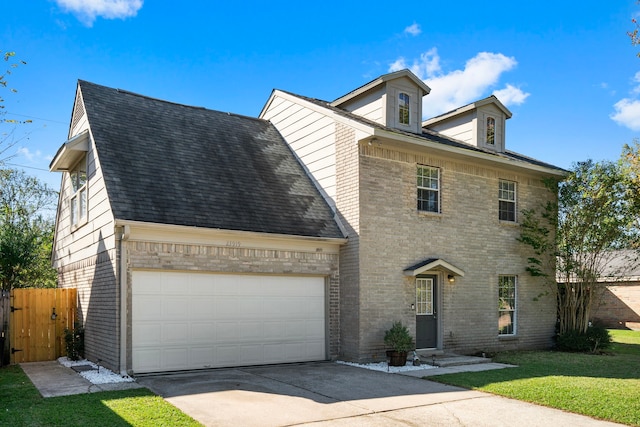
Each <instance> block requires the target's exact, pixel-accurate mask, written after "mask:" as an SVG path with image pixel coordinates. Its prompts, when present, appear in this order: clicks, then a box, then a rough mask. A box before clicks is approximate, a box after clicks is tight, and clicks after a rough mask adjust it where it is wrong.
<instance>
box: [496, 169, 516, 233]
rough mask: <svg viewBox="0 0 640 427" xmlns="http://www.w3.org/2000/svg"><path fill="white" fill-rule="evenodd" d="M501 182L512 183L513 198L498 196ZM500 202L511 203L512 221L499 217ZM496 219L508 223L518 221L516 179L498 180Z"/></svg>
mask: <svg viewBox="0 0 640 427" xmlns="http://www.w3.org/2000/svg"><path fill="white" fill-rule="evenodd" d="M503 182H508V183H510V184H513V200H510V199H503V198H502V197H500V192H501V190H502V189H501V188H500V184H501V183H503ZM500 202H508V203H513V221H512V220H510V219H502V218H500ZM498 219H499V220H500V221H502V222H506V223H510V224H514V223H517V222H518V183H517V182H516V181H509V180H508V179H500V180H498Z"/></svg>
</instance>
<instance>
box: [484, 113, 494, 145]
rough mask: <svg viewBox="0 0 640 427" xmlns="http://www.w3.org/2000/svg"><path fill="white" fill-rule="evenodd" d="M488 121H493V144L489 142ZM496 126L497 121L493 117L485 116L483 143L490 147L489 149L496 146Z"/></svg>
mask: <svg viewBox="0 0 640 427" xmlns="http://www.w3.org/2000/svg"><path fill="white" fill-rule="evenodd" d="M489 120H493V142H489ZM496 124H497V120H496V118H495V117H493V116H487V117H486V119H485V122H484V126H485V129H484V143H485V144H487V145H489V146H491V147H495V146H496Z"/></svg>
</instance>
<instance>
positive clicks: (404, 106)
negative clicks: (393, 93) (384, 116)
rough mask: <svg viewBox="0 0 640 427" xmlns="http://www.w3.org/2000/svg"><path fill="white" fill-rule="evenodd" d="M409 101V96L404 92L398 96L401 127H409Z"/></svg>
mask: <svg viewBox="0 0 640 427" xmlns="http://www.w3.org/2000/svg"><path fill="white" fill-rule="evenodd" d="M409 99H410V97H409V95H408V94H406V93H404V92H400V93H399V94H398V123H399V124H401V125H409V117H410V111H409V110H410V109H409Z"/></svg>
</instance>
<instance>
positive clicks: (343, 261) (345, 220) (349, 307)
mask: <svg viewBox="0 0 640 427" xmlns="http://www.w3.org/2000/svg"><path fill="white" fill-rule="evenodd" d="M359 174H360V168H359V163H358V143H357V142H356V137H355V132H354V130H353V128H351V127H347V126H344V125H342V124H340V123H338V124H337V125H336V188H337V189H338V192H337V194H336V209H337V214H338V217H339V220H340V221H341V223H342V224H343V226H344V227H345V229H346V232H347V235H348V237H349V241H348V243H347V244H346V245H344V246H342V247H341V248H340V314H341V329H340V342H341V345H340V357H341V358H342V359H346V360H358V359H359V356H360V330H361V329H362V325H361V324H360V308H361V299H360V252H359V245H360V243H359V240H360V236H359V233H360V209H359V204H360V190H359V185H360V177H359Z"/></svg>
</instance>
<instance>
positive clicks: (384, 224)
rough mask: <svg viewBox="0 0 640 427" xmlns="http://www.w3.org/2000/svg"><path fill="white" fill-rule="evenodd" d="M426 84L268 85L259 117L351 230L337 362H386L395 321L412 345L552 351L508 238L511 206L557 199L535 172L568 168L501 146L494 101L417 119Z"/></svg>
mask: <svg viewBox="0 0 640 427" xmlns="http://www.w3.org/2000/svg"><path fill="white" fill-rule="evenodd" d="M429 92H430V88H429V87H427V86H426V85H425V84H424V82H422V81H421V80H420V79H418V78H417V77H416V76H415V75H413V74H412V73H411V72H410V71H408V70H403V71H398V72H395V73H391V74H387V75H384V76H382V77H380V78H378V79H376V80H373V81H371V82H369V83H367V84H366V85H364V86H361V87H359V88H358V89H356V90H354V91H352V92H350V93H348V94H346V95H344V96H342V97H340V98H338V99H336V100H335V101H333V102H325V101H320V100H317V99H310V98H306V97H302V96H298V95H294V94H291V93H288V92H284V91H279V90H274V91H273V93H272V94H271V97H270V98H269V100H268V101H267V103H266V105H265V107H264V108H263V110H262V112H261V114H260V117H261V118H263V119H266V120H269V121H270V122H271V123H273V124H274V125H275V127H276V128H277V129H278V130H279V131H280V133H281V134H282V136H283V137H284V139H285V140H286V141H287V143H288V144H289V145H290V147H291V148H292V150H293V151H294V152H295V153H296V155H297V157H298V159H299V160H300V162H302V164H304V166H305V169H306V170H307V171H308V173H309V174H310V175H311V176H312V177H313V178H314V182H315V183H316V185H317V186H318V188H320V190H321V192H322V194H323V195H324V196H325V198H326V199H327V201H328V202H329V204H330V205H331V206H332V207H333V209H334V210H335V211H336V213H337V214H338V215H339V218H340V220H341V222H342V224H343V226H344V229H345V230H347V233H348V237H349V243H348V244H346V245H344V246H342V247H341V249H340V313H341V318H340V325H341V347H340V351H341V357H344V358H346V359H349V360H369V359H375V358H384V346H383V343H382V340H381V337H382V336H383V334H384V330H385V329H387V328H388V327H389V326H390V325H391V323H392V322H393V321H396V320H400V321H402V322H403V323H405V324H406V325H408V326H409V328H410V330H411V331H412V332H413V333H414V334H415V344H416V347H417V348H418V349H435V350H446V351H453V352H462V353H467V354H471V353H476V352H481V351H482V352H489V351H496V350H504V349H516V348H518V349H520V348H536V347H538V348H539V347H545V346H549V345H550V344H551V340H552V336H553V335H554V325H555V313H556V312H555V310H556V306H555V296H554V294H553V292H547V291H553V290H550V289H547V288H546V287H545V286H546V285H545V284H544V283H543V282H542V281H541V280H540V278H533V277H531V276H529V275H528V274H527V273H526V270H525V268H526V266H527V255H526V253H525V252H524V250H523V247H522V245H521V244H519V243H518V242H517V241H516V238H517V237H518V236H519V233H520V230H519V226H518V221H519V212H521V211H522V210H523V209H532V208H538V207H539V206H540V205H541V204H542V203H544V202H545V201H546V200H548V199H549V198H550V197H551V198H553V197H555V196H554V195H553V194H551V193H550V192H549V191H548V190H547V189H546V188H545V186H544V184H543V179H544V178H548V177H555V178H560V177H562V176H563V173H564V171H563V170H561V169H560V168H557V167H555V166H552V165H549V164H545V163H543V162H540V161H536V160H534V159H531V158H527V157H525V156H522V155H520V154H517V153H514V152H511V151H509V150H507V149H506V147H505V130H506V121H507V119H509V118H510V117H511V112H510V111H509V110H508V109H507V108H506V107H505V106H504V105H503V104H502V103H500V101H499V100H498V99H497V98H496V97H495V96H490V97H488V98H486V99H483V100H480V101H477V102H475V103H472V104H469V105H466V106H463V107H460V108H458V109H456V110H454V111H451V112H448V113H446V114H442V115H440V116H438V117H435V118H432V119H429V120H426V121H422V105H423V102H429V101H428V96H427V95H428V94H429ZM543 295H546V296H543Z"/></svg>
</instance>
